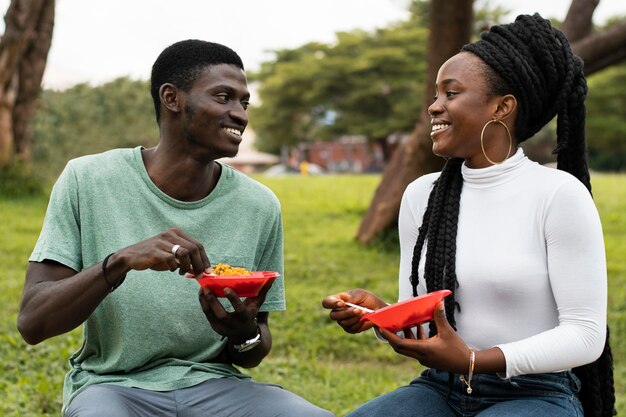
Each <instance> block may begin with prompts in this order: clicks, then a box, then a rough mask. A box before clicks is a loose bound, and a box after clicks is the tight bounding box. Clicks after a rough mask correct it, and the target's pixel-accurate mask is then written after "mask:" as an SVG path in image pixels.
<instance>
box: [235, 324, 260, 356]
mask: <svg viewBox="0 0 626 417" xmlns="http://www.w3.org/2000/svg"><path fill="white" fill-rule="evenodd" d="M260 344H261V329H257V334H256V336H254V337H253V338H252V339H248V340H246V341H245V342H243V343H242V344H240V345H233V347H234V348H235V350H236V351H237V352H245V351H248V350H250V349H254V348H255V347H257V346H258V345H260Z"/></svg>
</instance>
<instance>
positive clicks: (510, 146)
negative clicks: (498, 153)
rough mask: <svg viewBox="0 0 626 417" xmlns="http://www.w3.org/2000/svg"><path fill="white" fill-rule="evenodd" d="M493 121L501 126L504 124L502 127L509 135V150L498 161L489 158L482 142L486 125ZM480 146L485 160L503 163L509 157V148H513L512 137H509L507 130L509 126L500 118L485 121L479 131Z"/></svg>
mask: <svg viewBox="0 0 626 417" xmlns="http://www.w3.org/2000/svg"><path fill="white" fill-rule="evenodd" d="M494 122H497V123H500V124H501V125H502V126H504V128H505V129H506V133H507V135H509V150H508V151H507V153H506V156H505V157H504V159H503V160H502V161H500V162H495V161H492V160H491V159H489V157H488V156H487V153H486V152H485V144H484V136H485V129H486V128H487V126H489V124H491V123H494ZM480 148H481V149H482V150H483V155H484V156H485V158H486V159H487V161H489V162H490V163H491V165H500V164H501V163H503V162H504V161H506V160H507V159H508V158H509V155H510V154H511V149H512V148H513V138H512V137H511V132H510V131H509V128H508V127H507V125H506V124H505V123H504V122H503V121H502V120H498V119H493V120H489V121H488V122H487V123H485V125H484V126H483V130H482V132H480Z"/></svg>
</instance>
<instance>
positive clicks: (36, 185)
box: [0, 162, 46, 197]
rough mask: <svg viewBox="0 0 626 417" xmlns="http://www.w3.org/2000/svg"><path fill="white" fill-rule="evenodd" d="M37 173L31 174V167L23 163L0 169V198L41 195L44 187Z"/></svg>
mask: <svg viewBox="0 0 626 417" xmlns="http://www.w3.org/2000/svg"><path fill="white" fill-rule="evenodd" d="M44 183H45V182H44V181H43V179H42V178H41V176H40V175H38V173H36V172H33V168H32V165H31V164H29V163H24V162H16V163H14V164H11V165H8V166H5V167H0V196H2V197H28V196H33V195H43V194H44V193H45V190H46V187H45V186H44Z"/></svg>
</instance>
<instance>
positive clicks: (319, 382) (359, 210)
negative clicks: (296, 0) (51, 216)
mask: <svg viewBox="0 0 626 417" xmlns="http://www.w3.org/2000/svg"><path fill="white" fill-rule="evenodd" d="M259 180H261V181H262V182H263V183H265V184H266V185H268V186H269V187H270V188H272V189H273V190H274V192H275V193H276V194H277V195H278V197H279V199H280V200H281V202H282V205H283V215H284V223H285V277H286V286H287V311H286V312H284V313H274V314H272V316H271V318H270V322H271V328H272V333H273V335H274V347H273V350H272V352H271V354H270V355H269V357H268V358H267V359H266V360H265V361H264V362H263V363H262V364H261V365H260V366H259V367H258V368H255V369H253V370H251V374H252V375H253V376H254V377H255V379H257V380H264V381H268V382H274V383H279V384H281V385H283V386H284V387H285V388H288V389H290V390H292V391H294V392H296V393H298V394H300V395H302V396H303V397H305V398H307V399H309V400H310V401H312V402H314V403H316V404H318V405H320V406H322V407H324V408H327V409H330V410H331V411H333V412H335V413H336V414H337V415H338V416H342V415H344V414H345V413H347V412H348V411H350V410H352V409H353V408H355V407H356V406H357V405H359V404H361V403H363V402H364V401H366V400H368V399H370V398H372V397H374V396H376V395H380V394H382V393H385V392H387V391H389V390H391V389H393V388H395V387H397V386H399V385H402V384H405V383H407V382H409V381H410V380H411V378H413V377H414V376H416V375H417V374H418V373H419V371H420V370H421V366H420V365H419V364H418V363H417V362H415V361H413V360H409V359H406V358H404V357H400V356H399V355H396V354H395V353H394V352H393V351H392V350H391V349H389V348H388V346H385V345H383V344H381V343H379V342H377V341H376V340H375V338H374V337H373V335H372V334H370V333H369V332H368V333H366V334H360V335H348V334H345V333H343V331H342V330H341V329H340V328H339V327H338V326H336V325H334V324H333V323H331V322H330V320H329V319H328V315H327V312H326V311H325V310H324V309H322V307H321V299H322V298H323V297H324V296H325V295H328V294H331V293H334V292H337V291H340V290H344V289H348V288H352V287H364V288H368V289H371V290H373V291H374V292H376V293H378V294H380V295H381V296H383V298H386V299H388V300H393V299H395V297H396V292H397V265H398V246H397V243H396V237H395V236H394V234H393V233H391V234H390V235H389V236H387V237H386V238H385V239H384V240H383V241H381V242H378V243H376V244H373V245H371V246H362V245H360V244H358V243H357V242H356V241H355V240H354V236H355V233H356V230H357V227H358V225H359V222H360V219H361V217H362V215H363V214H364V212H365V210H366V208H367V206H368V205H369V202H370V200H371V196H372V194H373V192H374V189H375V187H376V186H377V184H378V182H379V177H378V176H328V177H296V176H294V177H285V178H271V179H270V178H262V177H260V178H259ZM593 183H594V198H595V200H596V204H597V206H598V209H599V211H600V214H601V216H602V221H603V226H604V233H605V241H606V249H607V260H608V271H609V324H610V326H611V330H612V347H613V354H614V359H615V377H616V392H617V394H618V411H619V412H620V415H621V414H623V413H626V394H624V393H625V392H626V365H624V360H625V359H626V257H625V256H624V253H626V176H624V175H595V176H594V181H593ZM46 203H47V201H46V199H44V198H37V197H24V198H21V199H15V200H10V199H6V198H3V199H0V219H1V221H0V243H1V247H2V252H1V254H0V257H1V258H0V260H1V261H2V265H3V271H4V274H3V276H2V279H0V317H3V318H4V319H3V321H2V322H1V324H0V325H1V326H2V327H1V328H0V330H1V331H0V357H2V365H1V368H0V391H1V394H0V415H2V416H7V417H10V416H58V415H59V410H60V406H61V387H62V383H63V376H64V374H65V371H66V366H67V365H66V364H67V357H68V355H69V354H70V353H71V352H72V351H73V350H75V349H76V348H77V347H78V343H79V338H80V330H75V331H73V332H71V333H70V334H68V335H63V336H59V337H55V338H53V339H51V340H48V341H46V342H44V343H41V344H39V345H37V346H28V345H26V344H25V343H24V342H23V341H22V340H21V338H20V336H19V334H18V332H17V330H16V328H15V321H16V316H17V310H18V307H19V299H20V296H21V291H22V283H23V277H24V271H25V269H26V264H27V258H28V255H29V254H30V251H31V250H32V247H33V245H34V243H35V240H36V239H37V235H38V233H39V229H40V227H41V223H42V220H43V215H44V212H45V207H46Z"/></svg>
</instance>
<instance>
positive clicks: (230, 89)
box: [209, 84, 250, 99]
mask: <svg viewBox="0 0 626 417" xmlns="http://www.w3.org/2000/svg"><path fill="white" fill-rule="evenodd" d="M209 89H210V90H211V91H213V90H224V91H226V92H228V93H230V94H236V93H237V92H238V91H237V89H236V88H233V87H232V86H231V85H228V84H218V85H214V86H211V87H209ZM242 98H248V99H249V98H250V92H249V91H248V92H247V93H246V94H244V95H243V97H242Z"/></svg>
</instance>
